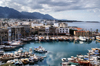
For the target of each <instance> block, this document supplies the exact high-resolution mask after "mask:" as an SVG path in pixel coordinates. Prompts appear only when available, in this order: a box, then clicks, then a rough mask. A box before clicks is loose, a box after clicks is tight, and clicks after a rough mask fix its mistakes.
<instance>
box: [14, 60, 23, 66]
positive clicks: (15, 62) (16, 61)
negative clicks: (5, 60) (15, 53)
mask: <svg viewBox="0 0 100 66" xmlns="http://www.w3.org/2000/svg"><path fill="white" fill-rule="evenodd" d="M13 62H14V64H15V65H22V64H23V63H22V61H21V60H18V59H14V60H13Z"/></svg>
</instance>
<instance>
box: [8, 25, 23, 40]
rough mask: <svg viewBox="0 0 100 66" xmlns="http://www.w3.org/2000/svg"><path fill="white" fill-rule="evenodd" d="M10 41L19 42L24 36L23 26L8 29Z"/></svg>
mask: <svg viewBox="0 0 100 66" xmlns="http://www.w3.org/2000/svg"><path fill="white" fill-rule="evenodd" d="M8 34H9V35H8V38H9V39H8V40H18V39H20V38H21V37H23V36H24V27H23V26H12V27H8Z"/></svg>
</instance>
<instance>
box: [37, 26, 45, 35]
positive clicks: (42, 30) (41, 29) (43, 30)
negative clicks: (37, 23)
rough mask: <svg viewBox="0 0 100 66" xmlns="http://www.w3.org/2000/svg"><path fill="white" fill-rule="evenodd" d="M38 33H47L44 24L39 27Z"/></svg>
mask: <svg viewBox="0 0 100 66" xmlns="http://www.w3.org/2000/svg"><path fill="white" fill-rule="evenodd" d="M38 35H45V27H43V26H41V27H39V30H38Z"/></svg>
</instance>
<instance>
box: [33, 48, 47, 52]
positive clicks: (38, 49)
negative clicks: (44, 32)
mask: <svg viewBox="0 0 100 66" xmlns="http://www.w3.org/2000/svg"><path fill="white" fill-rule="evenodd" d="M34 51H35V52H38V53H46V52H47V50H45V49H44V48H43V47H41V46H39V47H38V48H34Z"/></svg>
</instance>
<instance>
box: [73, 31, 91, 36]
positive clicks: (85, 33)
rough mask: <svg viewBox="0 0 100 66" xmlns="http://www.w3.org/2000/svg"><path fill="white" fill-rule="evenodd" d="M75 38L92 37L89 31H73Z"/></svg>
mask: <svg viewBox="0 0 100 66" xmlns="http://www.w3.org/2000/svg"><path fill="white" fill-rule="evenodd" d="M74 35H75V36H87V37H89V36H92V33H91V32H90V31H74Z"/></svg>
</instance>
